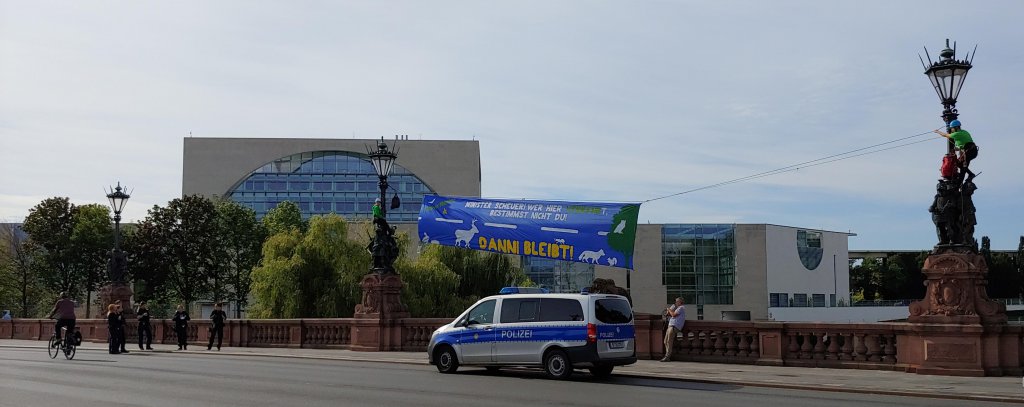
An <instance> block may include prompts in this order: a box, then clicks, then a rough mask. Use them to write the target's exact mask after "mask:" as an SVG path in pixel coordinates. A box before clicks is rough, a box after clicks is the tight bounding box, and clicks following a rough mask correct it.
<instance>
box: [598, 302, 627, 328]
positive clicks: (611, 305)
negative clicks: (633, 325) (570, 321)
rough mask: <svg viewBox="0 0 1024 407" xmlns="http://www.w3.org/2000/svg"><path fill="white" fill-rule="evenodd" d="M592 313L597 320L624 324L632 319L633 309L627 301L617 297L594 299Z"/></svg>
mask: <svg viewBox="0 0 1024 407" xmlns="http://www.w3.org/2000/svg"><path fill="white" fill-rule="evenodd" d="M594 314H595V316H596V317H597V320H598V321H601V322H604V323H606V324H625V323H627V322H629V321H632V320H633V309H632V308H631V307H630V305H629V302H627V301H626V300H623V299H618V298H607V299H600V300H597V301H595V304H594Z"/></svg>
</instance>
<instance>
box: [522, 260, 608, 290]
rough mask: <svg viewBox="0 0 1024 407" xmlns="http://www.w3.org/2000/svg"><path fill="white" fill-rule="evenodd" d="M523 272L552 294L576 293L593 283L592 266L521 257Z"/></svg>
mask: <svg viewBox="0 0 1024 407" xmlns="http://www.w3.org/2000/svg"><path fill="white" fill-rule="evenodd" d="M522 264H523V272H524V273H526V276H527V277H530V281H533V282H534V283H536V284H537V286H538V287H543V288H547V289H548V290H550V291H551V292H553V293H578V292H580V290H581V289H583V287H590V284H591V283H593V282H594V265H593V264H587V263H577V262H574V261H564V260H554V259H547V258H543V257H527V256H523V257H522Z"/></svg>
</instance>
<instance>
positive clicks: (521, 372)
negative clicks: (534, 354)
mask: <svg viewBox="0 0 1024 407" xmlns="http://www.w3.org/2000/svg"><path fill="white" fill-rule="evenodd" d="M456 374H458V375H466V376H496V377H509V378H516V379H525V380H538V379H539V380H552V381H554V379H551V378H548V376H547V374H545V373H544V372H543V371H540V370H537V369H524V368H503V369H501V370H499V371H497V372H491V371H488V370H476V369H473V370H465V371H462V370H460V371H459V372H458V373H456ZM569 381H572V382H582V383H601V384H611V385H618V386H635V387H658V388H664V389H678V390H700V391H730V390H738V389H741V388H743V386H737V385H734V384H721V383H702V382H694V381H682V380H668V379H654V378H640V377H627V376H617V375H615V374H612V376H611V377H609V378H606V379H598V378H596V377H594V376H593V375H591V374H589V373H585V371H583V372H581V371H577V372H576V373H575V374H573V375H572V377H571V378H570V379H569Z"/></svg>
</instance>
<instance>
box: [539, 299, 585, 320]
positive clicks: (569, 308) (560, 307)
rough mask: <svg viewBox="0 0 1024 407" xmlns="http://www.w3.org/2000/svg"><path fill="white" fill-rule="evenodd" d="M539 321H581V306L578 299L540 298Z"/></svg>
mask: <svg viewBox="0 0 1024 407" xmlns="http://www.w3.org/2000/svg"><path fill="white" fill-rule="evenodd" d="M540 320H541V321H545V322H547V321H582V320H583V306H582V305H580V302H579V301H576V300H571V299H566V298H542V299H541V300H540Z"/></svg>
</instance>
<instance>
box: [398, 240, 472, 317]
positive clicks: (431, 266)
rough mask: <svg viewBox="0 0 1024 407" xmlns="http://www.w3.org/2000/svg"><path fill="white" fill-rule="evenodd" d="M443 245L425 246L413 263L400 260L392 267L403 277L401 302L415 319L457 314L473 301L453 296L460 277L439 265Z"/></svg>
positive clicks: (440, 263)
mask: <svg viewBox="0 0 1024 407" xmlns="http://www.w3.org/2000/svg"><path fill="white" fill-rule="evenodd" d="M444 247H446V246H441V245H436V244H432V245H426V246H425V247H424V248H423V250H422V251H421V253H420V256H419V258H417V259H416V261H415V262H410V261H408V260H406V259H401V260H399V261H397V262H395V268H396V269H397V270H398V271H399V273H401V275H402V282H403V283H405V285H404V286H403V287H402V301H403V302H405V305H406V306H407V307H408V308H409V312H410V313H411V314H412V316H413V317H416V318H436V317H450V316H455V315H458V314H459V312H462V310H464V309H466V307H468V306H469V305H471V304H472V303H473V302H474V299H473V298H466V297H460V296H456V295H452V293H455V292H458V290H459V284H460V283H461V280H462V277H460V276H459V275H458V274H456V273H455V272H453V271H452V270H451V269H450V268H448V266H446V265H445V264H444V263H443V262H441V259H440V257H441V251H442V250H444V249H443V248H444Z"/></svg>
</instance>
